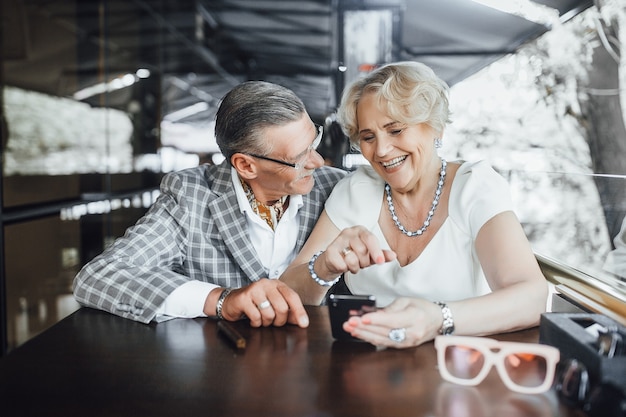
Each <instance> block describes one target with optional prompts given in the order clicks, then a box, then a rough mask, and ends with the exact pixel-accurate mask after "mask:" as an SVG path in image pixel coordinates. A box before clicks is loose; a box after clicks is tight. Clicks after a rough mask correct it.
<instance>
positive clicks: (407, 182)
mask: <svg viewBox="0 0 626 417" xmlns="http://www.w3.org/2000/svg"><path fill="white" fill-rule="evenodd" d="M357 123H358V131H359V145H360V147H361V153H362V154H363V156H364V157H365V158H366V159H367V160H368V161H369V163H370V164H371V165H372V167H373V168H374V169H375V170H376V172H378V174H379V175H380V176H381V177H382V178H383V179H384V180H385V181H386V182H387V183H389V185H390V186H391V188H393V189H394V190H396V191H399V192H408V191H411V190H414V189H415V188H416V187H418V186H419V181H420V178H422V176H423V174H424V173H427V172H432V171H433V170H438V169H439V167H440V164H441V162H440V161H439V157H438V155H437V153H436V151H435V145H434V139H435V137H436V132H435V131H434V130H433V129H432V128H431V127H430V126H428V125H427V124H424V123H420V124H417V125H406V124H404V123H401V122H398V121H397V120H394V119H392V118H390V117H389V116H388V115H387V114H386V113H385V112H384V111H383V110H382V109H381V108H380V107H379V106H378V103H377V99H376V97H375V95H374V94H372V93H368V94H365V95H364V96H362V97H361V100H360V101H359V104H358V106H357Z"/></svg>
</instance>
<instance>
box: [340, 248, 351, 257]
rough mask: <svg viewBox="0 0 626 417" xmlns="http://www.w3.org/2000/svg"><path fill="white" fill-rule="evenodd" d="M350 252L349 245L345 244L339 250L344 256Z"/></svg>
mask: <svg viewBox="0 0 626 417" xmlns="http://www.w3.org/2000/svg"><path fill="white" fill-rule="evenodd" d="M350 252H352V248H351V247H350V246H346V247H345V248H343V249H342V250H341V254H342V255H343V257H344V258H345V257H346V256H347V255H348V254H349V253H350Z"/></svg>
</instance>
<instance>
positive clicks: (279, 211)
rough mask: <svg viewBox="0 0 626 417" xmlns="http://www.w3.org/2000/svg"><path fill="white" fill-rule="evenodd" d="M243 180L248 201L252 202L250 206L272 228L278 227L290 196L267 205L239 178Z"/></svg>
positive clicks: (242, 183) (242, 182)
mask: <svg viewBox="0 0 626 417" xmlns="http://www.w3.org/2000/svg"><path fill="white" fill-rule="evenodd" d="M239 181H240V182H241V186H242V187H243V190H244V192H245V193H246V197H247V198H248V202H249V203H250V207H252V210H253V211H254V212H255V213H256V214H257V215H258V216H259V217H260V218H261V219H263V220H264V221H265V223H267V225H268V226H269V227H270V228H271V229H272V230H275V229H276V225H277V224H278V222H279V221H280V218H281V217H282V216H283V214H284V213H285V210H286V209H287V201H288V198H289V196H288V195H285V196H282V197H281V198H280V199H279V200H277V201H276V202H275V203H274V204H271V205H267V204H265V203H263V202H261V201H259V200H257V199H256V197H255V196H254V192H252V188H250V186H249V185H248V184H247V183H246V182H245V181H243V180H242V179H241V178H240V179H239Z"/></svg>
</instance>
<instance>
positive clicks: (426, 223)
mask: <svg viewBox="0 0 626 417" xmlns="http://www.w3.org/2000/svg"><path fill="white" fill-rule="evenodd" d="M446 165H447V163H446V160H445V159H443V158H441V172H440V173H439V182H438V183H437V191H435V199H434V200H433V204H432V206H431V207H430V210H429V211H428V216H427V217H426V220H424V224H423V225H422V227H420V228H419V229H417V230H416V231H414V232H411V231H409V230H406V228H405V227H404V226H403V225H402V223H400V220H398V215H397V214H396V209H395V207H394V206H393V199H392V198H391V187H390V186H389V184H387V183H385V193H386V194H387V206H388V207H389V213H391V219H392V220H393V222H394V223H395V224H396V226H397V227H398V229H400V231H401V232H402V233H403V234H405V235H407V236H408V237H413V236H420V235H421V234H423V233H424V231H425V230H426V228H427V227H428V226H429V225H430V220H431V219H432V218H433V216H434V214H435V210H436V209H437V205H438V204H439V197H440V196H441V190H442V189H443V183H444V181H445V179H446Z"/></svg>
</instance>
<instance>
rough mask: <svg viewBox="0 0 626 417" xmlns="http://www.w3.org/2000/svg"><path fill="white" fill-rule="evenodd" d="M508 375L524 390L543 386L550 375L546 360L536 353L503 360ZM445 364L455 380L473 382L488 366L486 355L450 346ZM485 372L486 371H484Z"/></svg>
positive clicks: (519, 354) (513, 356) (506, 357)
mask: <svg viewBox="0 0 626 417" xmlns="http://www.w3.org/2000/svg"><path fill="white" fill-rule="evenodd" d="M502 360H503V362H504V363H503V365H504V369H505V370H506V375H501V377H502V378H508V380H509V381H510V382H512V383H513V384H514V385H517V386H519V387H524V388H535V387H539V386H541V385H542V384H543V383H544V381H545V380H546V377H547V374H548V363H547V361H546V358H544V357H542V356H540V355H536V354H534V353H511V354H508V355H506V356H504V357H503V358H502ZM445 364H446V368H447V370H448V372H449V373H450V374H451V375H452V376H453V377H455V378H459V379H464V380H473V379H475V378H477V377H478V376H479V375H480V373H481V371H483V368H484V367H485V365H486V359H485V355H484V354H483V353H482V352H481V351H480V350H478V349H475V348H472V347H469V346H459V345H457V346H448V347H447V348H446V351H445ZM483 372H484V371H483Z"/></svg>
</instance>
